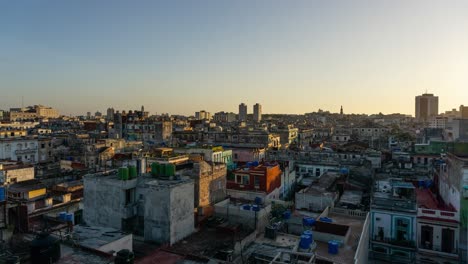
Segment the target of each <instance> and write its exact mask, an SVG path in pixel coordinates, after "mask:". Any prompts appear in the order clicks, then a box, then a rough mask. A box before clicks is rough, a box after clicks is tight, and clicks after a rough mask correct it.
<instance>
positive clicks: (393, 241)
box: [372, 235, 416, 248]
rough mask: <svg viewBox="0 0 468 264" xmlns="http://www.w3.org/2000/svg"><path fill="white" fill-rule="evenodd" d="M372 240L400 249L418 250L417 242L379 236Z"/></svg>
mask: <svg viewBox="0 0 468 264" xmlns="http://www.w3.org/2000/svg"><path fill="white" fill-rule="evenodd" d="M372 240H373V241H375V242H382V243H387V244H390V245H394V246H399V247H408V248H416V242H415V241H413V240H397V239H394V238H391V237H380V236H379V235H375V236H374V237H373V238H372Z"/></svg>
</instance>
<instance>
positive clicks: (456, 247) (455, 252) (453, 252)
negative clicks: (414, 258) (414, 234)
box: [419, 241, 458, 255]
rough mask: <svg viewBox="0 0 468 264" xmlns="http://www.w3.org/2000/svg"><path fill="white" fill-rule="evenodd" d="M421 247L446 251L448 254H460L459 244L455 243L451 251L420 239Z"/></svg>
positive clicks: (421, 248) (441, 251)
mask: <svg viewBox="0 0 468 264" xmlns="http://www.w3.org/2000/svg"><path fill="white" fill-rule="evenodd" d="M442 243H443V242H442ZM419 249H420V250H431V251H437V252H439V253H446V254H453V255H457V254H458V244H454V245H453V247H452V250H451V251H446V250H442V247H441V246H434V245H428V244H425V243H423V242H422V241H419Z"/></svg>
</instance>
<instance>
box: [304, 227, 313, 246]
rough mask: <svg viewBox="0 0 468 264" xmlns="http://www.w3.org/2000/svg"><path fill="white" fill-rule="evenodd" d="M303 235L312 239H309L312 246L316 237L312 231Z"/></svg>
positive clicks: (307, 231)
mask: <svg viewBox="0 0 468 264" xmlns="http://www.w3.org/2000/svg"><path fill="white" fill-rule="evenodd" d="M302 234H303V235H305V236H309V237H310V239H309V242H310V244H312V242H314V235H313V234H312V230H306V231H304V232H303V233H302Z"/></svg>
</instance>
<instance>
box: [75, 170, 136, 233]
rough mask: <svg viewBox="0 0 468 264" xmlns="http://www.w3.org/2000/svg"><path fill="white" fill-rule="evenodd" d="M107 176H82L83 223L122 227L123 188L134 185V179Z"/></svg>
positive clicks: (133, 186) (129, 187)
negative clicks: (117, 178) (121, 179)
mask: <svg viewBox="0 0 468 264" xmlns="http://www.w3.org/2000/svg"><path fill="white" fill-rule="evenodd" d="M107 178H108V177H86V176H85V177H84V210H83V219H84V221H85V223H87V224H89V225H95V226H106V227H112V228H116V229H121V228H122V217H123V214H124V208H125V190H126V189H131V188H135V187H136V183H137V182H136V181H137V180H136V179H133V180H128V181H119V180H116V179H112V180H109V179H107Z"/></svg>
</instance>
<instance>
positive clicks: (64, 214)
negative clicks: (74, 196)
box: [59, 212, 67, 221]
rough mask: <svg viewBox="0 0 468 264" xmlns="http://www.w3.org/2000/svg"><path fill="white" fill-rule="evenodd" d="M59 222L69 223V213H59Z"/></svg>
mask: <svg viewBox="0 0 468 264" xmlns="http://www.w3.org/2000/svg"><path fill="white" fill-rule="evenodd" d="M59 220H60V221H67V212H60V213H59Z"/></svg>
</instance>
